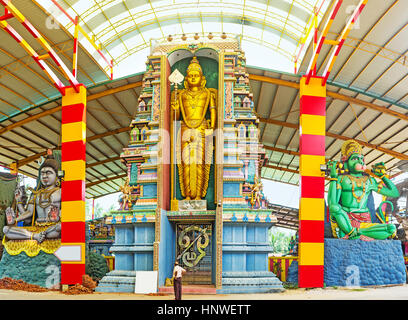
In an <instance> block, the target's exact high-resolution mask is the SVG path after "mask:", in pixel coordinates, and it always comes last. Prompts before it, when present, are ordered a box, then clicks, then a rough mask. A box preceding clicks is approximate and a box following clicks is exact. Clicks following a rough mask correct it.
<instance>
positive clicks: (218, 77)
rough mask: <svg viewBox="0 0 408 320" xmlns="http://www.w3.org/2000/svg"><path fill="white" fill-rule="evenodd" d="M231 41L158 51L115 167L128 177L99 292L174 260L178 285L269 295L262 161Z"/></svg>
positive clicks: (168, 268) (274, 284) (241, 62)
mask: <svg viewBox="0 0 408 320" xmlns="http://www.w3.org/2000/svg"><path fill="white" fill-rule="evenodd" d="M245 65H246V59H245V54H244V52H243V51H242V50H241V49H240V47H239V41H238V40H235V39H232V40H230V41H222V42H216V41H214V42H208V43H200V44H181V43H178V44H177V43H175V44H174V45H169V44H168V43H166V44H163V45H157V46H156V47H154V48H152V52H151V55H150V56H149V57H148V59H147V62H146V73H145V74H144V77H143V85H142V91H141V93H140V96H139V99H138V103H137V105H135V109H136V111H135V117H134V119H133V120H132V122H131V123H130V127H131V131H130V140H129V144H128V146H127V147H126V148H124V150H123V152H122V154H121V159H122V162H123V163H124V164H125V165H126V167H127V172H128V177H127V182H126V185H125V186H124V187H123V188H122V189H123V190H122V191H123V195H122V197H121V200H120V201H121V210H119V211H114V212H112V216H111V217H108V218H107V219H106V221H105V222H106V223H107V224H111V225H113V226H115V231H116V234H115V243H114V244H113V246H112V247H111V248H110V251H111V252H112V253H113V254H114V255H115V270H114V271H111V272H110V273H109V274H108V275H107V276H106V277H105V278H103V279H102V280H101V282H100V283H99V286H98V288H97V289H96V290H97V291H103V292H111V291H113V292H133V291H134V281H135V280H134V279H135V272H137V271H157V273H158V287H159V289H160V288H161V287H163V286H164V285H165V283H166V279H168V278H171V277H172V271H173V264H174V261H178V262H179V263H180V265H181V266H182V267H183V268H185V269H186V270H188V273H187V274H186V276H185V278H184V279H183V282H184V283H187V284H191V285H195V284H206V285H213V286H214V292H215V290H216V292H217V293H223V292H225V293H242V292H271V291H280V290H282V283H281V282H280V280H279V279H277V278H276V276H275V275H274V274H273V273H272V272H270V271H268V253H270V252H271V251H272V249H271V247H270V244H269V241H268V230H269V228H270V227H271V226H272V225H274V223H276V221H277V219H276V217H275V216H274V215H273V214H272V210H270V209H267V201H266V199H265V197H264V195H263V193H262V184H261V182H260V171H261V168H262V166H263V164H264V163H265V162H266V160H267V158H266V156H265V150H264V149H263V146H262V144H261V143H260V142H259V130H258V125H259V120H258V118H257V116H256V112H255V110H254V103H253V94H252V92H251V88H250V86H249V77H248V73H247V72H246V69H245Z"/></svg>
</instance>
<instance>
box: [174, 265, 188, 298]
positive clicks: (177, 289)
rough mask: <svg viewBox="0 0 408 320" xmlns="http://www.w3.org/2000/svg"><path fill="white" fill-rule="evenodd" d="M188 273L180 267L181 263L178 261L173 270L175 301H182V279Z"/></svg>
mask: <svg viewBox="0 0 408 320" xmlns="http://www.w3.org/2000/svg"><path fill="white" fill-rule="evenodd" d="M185 273H186V270H185V269H184V268H182V267H180V266H179V263H178V262H177V261H176V262H175V263H174V269H173V278H174V280H173V286H174V296H175V298H176V299H175V300H181V277H182V276H183V275H184V274H185Z"/></svg>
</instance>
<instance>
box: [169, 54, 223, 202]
mask: <svg viewBox="0 0 408 320" xmlns="http://www.w3.org/2000/svg"><path fill="white" fill-rule="evenodd" d="M216 101H217V90H216V89H211V88H206V79H205V77H204V75H203V71H202V68H201V66H200V64H199V62H198V60H197V58H196V57H194V58H193V59H192V60H191V62H190V65H189V66H188V68H187V75H186V77H185V80H184V89H182V90H179V92H178V95H176V94H175V91H173V92H172V99H171V106H172V108H173V110H174V112H175V119H176V120H181V128H180V130H181V135H180V137H181V138H180V140H181V141H180V143H179V145H178V150H177V166H178V171H179V181H180V189H181V195H182V196H183V198H184V199H186V200H201V199H203V198H204V197H205V196H206V194H207V188H208V181H209V175H210V168H211V162H212V155H213V144H212V133H213V130H214V129H215V122H216ZM208 110H209V114H210V117H209V118H210V119H207V118H206V116H207V111H208ZM207 137H209V138H207Z"/></svg>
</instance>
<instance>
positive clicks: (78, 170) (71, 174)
mask: <svg viewBox="0 0 408 320" xmlns="http://www.w3.org/2000/svg"><path fill="white" fill-rule="evenodd" d="M61 169H62V170H63V171H65V175H64V180H65V181H74V180H85V170H86V164H85V161H84V160H73V161H63V162H62V163H61Z"/></svg>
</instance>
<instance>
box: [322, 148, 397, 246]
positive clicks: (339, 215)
mask: <svg viewBox="0 0 408 320" xmlns="http://www.w3.org/2000/svg"><path fill="white" fill-rule="evenodd" d="M339 168H340V170H339ZM328 170H329V171H330V180H331V181H330V186H329V192H328V205H329V211H330V220H331V221H330V222H331V225H332V231H333V236H335V237H337V238H342V239H362V240H372V239H377V240H384V239H387V238H390V237H394V236H395V234H396V228H395V225H393V224H388V223H386V219H385V216H384V213H383V212H382V210H381V205H380V210H379V211H378V212H377V217H378V219H379V220H380V221H381V223H373V219H372V217H371V215H370V212H369V209H368V207H367V201H368V197H369V195H370V193H371V192H372V191H374V192H377V193H379V194H381V195H383V196H386V197H398V196H399V192H398V189H397V188H396V186H395V185H394V184H393V183H392V182H391V180H389V179H388V178H387V177H386V174H385V166H384V163H378V164H376V165H374V166H373V169H372V170H371V172H372V173H373V174H374V175H375V176H377V177H378V178H379V179H380V180H381V181H380V182H377V181H376V179H375V178H374V177H372V176H370V175H369V174H367V173H366V172H365V170H366V165H365V163H364V156H363V154H362V148H361V146H360V145H359V144H358V143H357V142H356V141H354V140H348V141H346V142H345V143H344V144H343V146H342V148H341V161H340V163H337V161H329V162H328ZM339 171H340V173H339ZM342 172H343V173H342Z"/></svg>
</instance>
